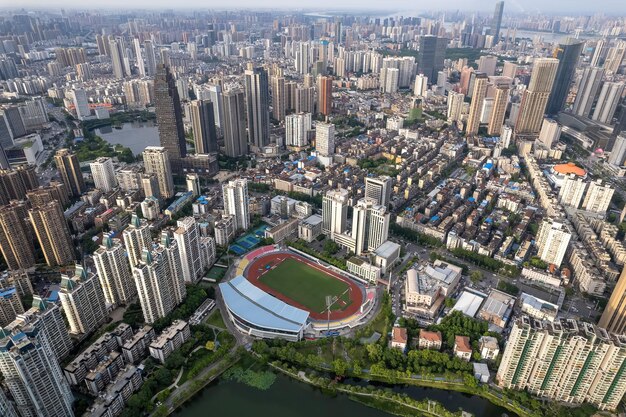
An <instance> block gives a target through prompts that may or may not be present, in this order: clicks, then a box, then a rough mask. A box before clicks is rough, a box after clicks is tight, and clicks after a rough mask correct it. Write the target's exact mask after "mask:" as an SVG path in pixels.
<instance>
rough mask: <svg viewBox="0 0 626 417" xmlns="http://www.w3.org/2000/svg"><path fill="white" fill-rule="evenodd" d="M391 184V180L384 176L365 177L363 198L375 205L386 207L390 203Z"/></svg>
mask: <svg viewBox="0 0 626 417" xmlns="http://www.w3.org/2000/svg"><path fill="white" fill-rule="evenodd" d="M392 184H393V180H392V179H391V177H388V176H386V175H381V176H379V177H365V197H366V198H368V199H371V200H373V201H374V202H375V204H377V205H380V206H384V207H387V205H388V204H389V202H390V201H391V188H392V186H393V185H392Z"/></svg>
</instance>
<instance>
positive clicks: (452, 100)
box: [448, 91, 465, 122]
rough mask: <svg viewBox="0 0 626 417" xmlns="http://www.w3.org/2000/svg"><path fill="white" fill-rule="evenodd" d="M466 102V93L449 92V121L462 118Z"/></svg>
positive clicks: (456, 120)
mask: <svg viewBox="0 0 626 417" xmlns="http://www.w3.org/2000/svg"><path fill="white" fill-rule="evenodd" d="M464 102H465V95H464V94H461V93H455V92H454V91H450V92H448V121H450V122H458V121H459V120H461V117H462V116H463V103H464Z"/></svg>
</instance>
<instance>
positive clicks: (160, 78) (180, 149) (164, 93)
mask: <svg viewBox="0 0 626 417" xmlns="http://www.w3.org/2000/svg"><path fill="white" fill-rule="evenodd" d="M154 100H155V108H156V117H157V127H158V128H159V141H160V142H161V146H163V147H164V148H165V149H167V152H168V155H169V162H170V164H171V167H172V172H175V173H178V172H179V171H180V169H181V161H180V159H181V158H184V157H185V156H187V143H186V142H185V130H184V127H183V115H182V110H181V107H180V99H179V97H178V90H177V89H176V82H175V80H174V77H173V76H172V74H171V73H170V70H169V68H168V67H166V66H165V65H162V64H159V65H158V67H157V74H156V76H155V79H154ZM161 192H163V190H161Z"/></svg>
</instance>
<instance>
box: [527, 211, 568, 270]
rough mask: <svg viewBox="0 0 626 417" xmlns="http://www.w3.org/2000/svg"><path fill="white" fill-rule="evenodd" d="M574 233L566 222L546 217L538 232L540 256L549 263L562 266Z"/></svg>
mask: <svg viewBox="0 0 626 417" xmlns="http://www.w3.org/2000/svg"><path fill="white" fill-rule="evenodd" d="M571 238H572V233H571V232H570V230H569V228H568V227H567V226H566V225H565V224H564V223H560V222H557V221H554V220H551V219H544V220H543V221H542V223H541V225H540V226H539V231H538V233H537V241H536V243H537V248H538V252H539V257H540V258H541V259H542V260H543V261H545V262H547V263H548V264H554V265H556V266H557V267H559V266H561V263H562V262H563V258H564V257H565V252H566V251H567V246H568V245H569V241H570V239H571Z"/></svg>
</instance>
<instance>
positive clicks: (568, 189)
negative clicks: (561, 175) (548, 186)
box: [559, 174, 587, 208]
mask: <svg viewBox="0 0 626 417" xmlns="http://www.w3.org/2000/svg"><path fill="white" fill-rule="evenodd" d="M586 189H587V183H586V182H585V180H584V179H583V178H581V177H578V176H576V175H574V174H570V175H569V176H567V177H565V179H564V180H563V185H561V189H560V190H559V203H561V204H563V205H564V206H570V207H574V208H578V207H579V206H580V202H581V201H582V199H583V195H584V194H585V190H586Z"/></svg>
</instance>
